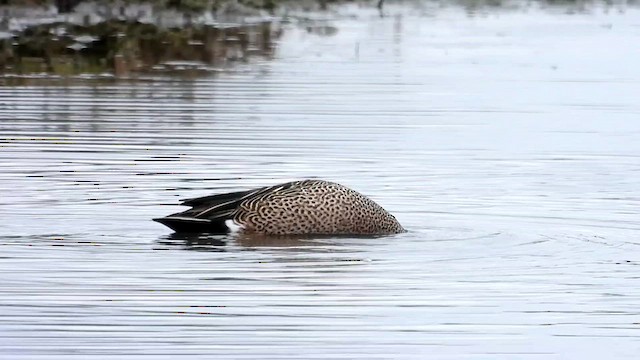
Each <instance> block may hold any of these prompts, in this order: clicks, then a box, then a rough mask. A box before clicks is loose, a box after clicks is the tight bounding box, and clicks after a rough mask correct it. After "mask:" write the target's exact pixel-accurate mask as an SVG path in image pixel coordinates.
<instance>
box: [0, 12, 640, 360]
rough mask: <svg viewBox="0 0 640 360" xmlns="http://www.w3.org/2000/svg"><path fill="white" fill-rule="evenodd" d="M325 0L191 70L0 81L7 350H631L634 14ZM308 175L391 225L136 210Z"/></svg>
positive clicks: (637, 54) (454, 355) (590, 355)
mask: <svg viewBox="0 0 640 360" xmlns="http://www.w3.org/2000/svg"><path fill="white" fill-rule="evenodd" d="M344 11H345V12H346V13H347V14H349V13H354V14H357V16H355V17H349V16H346V17H341V18H340V19H339V20H334V21H331V22H330V23H329V25H330V26H333V27H335V28H336V29H337V32H336V31H333V30H332V31H328V32H324V33H320V34H319V33H317V32H308V31H306V30H305V28H304V27H300V26H294V25H290V26H289V27H288V28H287V29H285V31H284V33H283V35H282V38H281V39H280V40H279V43H278V44H277V50H276V55H275V59H272V60H268V59H264V60H253V61H251V62H250V63H249V64H244V65H240V66H237V67H234V68H233V69H231V70H229V71H227V72H224V73H220V74H214V75H211V76H209V77H199V78H196V79H193V78H181V77H150V78H143V79H129V80H126V79H125V80H118V81H116V80H110V79H96V78H90V77H87V78H74V79H70V80H64V81H63V80H59V79H47V78H46V77H44V78H42V77H41V78H40V79H15V78H10V77H5V78H3V79H1V80H0V82H2V84H3V85H2V86H0V119H1V122H0V194H1V196H0V219H1V222H0V355H1V357H2V358H3V359H4V358H6V359H39V358H43V359H44V358H47V359H49V358H54V359H55V358H57V359H87V358H100V359H107V358H114V359H116V358H117V359H123V358H134V357H135V358H148V359H163V358H171V359H177V358H194V359H195V358H203V359H204V358H207V359H212V358H227V359H293V358H303V359H357V358H360V359H400V358H403V359H424V358H437V359H637V356H638V351H639V350H640V314H639V312H640V311H639V310H638V309H640V281H639V275H638V274H639V271H640V266H639V265H640V256H639V254H640V236H639V235H640V221H639V220H638V219H639V216H638V214H639V212H640V182H639V181H638V179H639V177H640V121H639V118H640V101H638V94H639V93H640V72H639V71H638V67H637V65H638V64H639V63H640V50H639V48H638V46H637V43H638V39H639V37H640V11H639V10H635V9H627V10H626V11H622V12H620V11H617V10H615V9H613V10H609V11H605V10H604V9H599V8H594V9H592V10H590V11H589V12H586V13H575V14H567V13H566V12H565V11H562V10H553V9H552V10H545V11H540V10H532V9H530V10H527V11H502V10H495V11H490V12H486V13H482V12H481V13H480V14H477V15H475V16H467V14H466V13H465V12H464V11H463V10H460V9H440V10H437V11H431V10H429V9H423V10H420V9H418V10H416V9H408V8H390V9H389V10H388V16H386V17H384V18H380V17H378V16H377V14H376V13H375V12H373V11H371V12H370V13H369V12H367V11H363V10H357V9H356V8H355V7H354V8H346V9H345V10H344ZM308 177H314V178H323V179H329V180H333V181H337V182H340V183H343V184H345V185H348V186H350V187H352V188H354V189H356V190H358V191H360V192H363V193H365V194H367V195H369V196H370V197H371V198H373V199H375V200H376V201H377V202H379V203H380V204H381V205H383V206H384V207H386V208H387V209H388V210H389V211H391V212H392V213H394V214H395V215H396V217H397V218H398V219H399V220H400V221H401V222H402V223H403V225H405V227H406V228H407V229H409V232H408V233H407V234H401V235H397V236H389V237H378V238H318V239H301V240H292V239H287V240H278V239H273V240H264V239H262V240H261V239H256V238H251V237H247V236H244V237H243V236H228V237H220V236H218V237H212V236H209V237H207V236H202V237H200V238H196V239H185V238H181V237H175V236H171V235H170V231H169V230H168V229H167V228H164V227H163V226H161V225H160V224H157V223H154V222H152V221H150V219H151V218H152V217H157V216H162V215H166V214H168V213H171V212H175V211H178V210H179V209H181V208H180V207H179V206H176V204H177V202H178V199H180V198H186V197H193V196H200V195H206V194H209V193H214V192H217V191H233V190H240V189H246V188H250V187H254V186H262V185H269V184H276V183H278V182H282V181H288V180H292V179H300V178H308Z"/></svg>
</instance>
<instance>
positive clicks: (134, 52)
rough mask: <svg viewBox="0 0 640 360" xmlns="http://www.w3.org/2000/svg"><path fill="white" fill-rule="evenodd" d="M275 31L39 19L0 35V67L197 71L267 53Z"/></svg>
mask: <svg viewBox="0 0 640 360" xmlns="http://www.w3.org/2000/svg"><path fill="white" fill-rule="evenodd" d="M279 34H280V28H279V25H278V24H276V23H273V22H271V21H260V22H256V23H252V24H243V25H239V24H238V25H223V26H214V25H191V26H186V27H180V28H172V27H169V28H167V27H162V26H160V25H156V24H150V23H141V22H138V21H125V20H105V21H103V22H100V23H97V24H86V25H78V24H71V23H64V22H55V23H45V24H38V25H32V26H29V27H27V28H26V29H24V30H22V31H20V32H17V33H15V34H13V35H11V36H7V37H4V38H2V39H0V71H2V72H5V73H13V74H32V73H42V72H47V73H51V74H56V75H73V74H86V73H89V74H103V73H112V74H115V75H116V76H124V75H127V74H130V73H134V72H143V73H148V72H154V73H171V72H176V71H179V72H180V73H182V74H184V75H189V74H192V75H197V74H198V73H201V72H209V71H213V70H217V69H220V68H221V67H224V66H225V65H227V64H229V63H233V62H239V61H240V62H245V61H247V60H249V59H250V58H251V57H254V56H260V57H266V58H268V57H271V56H272V55H273V51H274V46H275V45H274V44H275V41H276V40H277V38H278V37H279Z"/></svg>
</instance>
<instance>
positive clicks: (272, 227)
mask: <svg viewBox="0 0 640 360" xmlns="http://www.w3.org/2000/svg"><path fill="white" fill-rule="evenodd" d="M182 205H187V206H191V207H192V208H191V209H189V210H187V211H184V212H180V213H176V214H173V215H169V216H167V217H164V218H159V219H154V220H155V221H157V222H159V223H162V224H164V225H166V226H168V227H170V228H171V229H173V230H174V231H177V232H227V231H229V228H228V227H227V225H226V224H225V223H226V221H227V220H233V222H234V223H236V224H237V225H239V226H241V228H242V229H243V231H247V232H255V233H261V234H270V235H302V234H363V235H364V234H369V235H372V234H395V233H401V232H404V231H405V230H404V229H403V228H402V226H401V225H400V223H398V221H397V220H396V218H395V217H393V215H391V214H389V213H388V212H387V211H386V210H385V209H383V208H382V207H381V206H380V205H378V204H376V203H375V202H373V201H372V200H370V199H369V198H367V197H366V196H364V195H362V194H360V193H358V192H356V191H354V190H351V189H349V188H347V187H344V186H342V185H340V184H336V183H332V182H328V181H323V180H303V181H294V182H289V183H284V184H280V185H275V186H269V187H263V188H259V189H254V190H248V191H240V192H234V193H227V194H219V195H211V196H205V197H201V198H195V199H189V200H185V201H183V202H182Z"/></svg>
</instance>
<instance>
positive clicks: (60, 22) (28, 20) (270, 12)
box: [0, 0, 636, 77]
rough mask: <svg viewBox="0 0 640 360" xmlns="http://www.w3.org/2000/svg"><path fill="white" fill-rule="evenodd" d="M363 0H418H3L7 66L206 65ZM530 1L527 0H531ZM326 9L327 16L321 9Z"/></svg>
mask: <svg viewBox="0 0 640 360" xmlns="http://www.w3.org/2000/svg"><path fill="white" fill-rule="evenodd" d="M346 3H355V4H357V5H358V6H361V7H366V8H370V9H376V8H377V9H378V11H379V12H380V15H381V16H383V14H384V12H383V11H384V9H385V7H386V6H392V5H397V4H406V3H414V4H415V3H419V1H416V0H414V1H411V0H404V1H403V0H397V1H393V0H387V1H385V0H361V1H356V0H146V1H143V0H0V76H7V75H11V76H31V75H58V76H73V75H80V74H94V75H107V76H116V77H126V76H132V75H134V74H141V73H142V74H144V73H172V74H173V73H181V74H200V73H203V72H204V73H210V72H215V71H220V70H222V69H225V68H226V67H228V66H230V65H232V64H234V63H238V62H248V61H250V59H251V58H255V57H262V58H269V57H271V56H273V54H274V51H275V48H276V46H277V41H278V39H279V38H280V36H281V34H282V32H283V31H284V29H285V27H286V26H287V25H289V24H295V25H298V26H303V27H304V29H305V30H307V31H309V32H314V31H315V32H317V33H318V34H319V35H322V36H331V34H334V33H335V32H336V31H338V29H336V28H333V27H332V26H331V24H330V21H329V20H313V19H314V17H313V16H309V17H307V16H306V14H311V13H314V12H315V13H318V12H320V13H321V12H326V11H330V10H331V8H332V7H333V6H339V5H342V4H346ZM423 3H429V4H435V6H445V5H451V6H462V7H464V8H465V9H467V11H470V10H469V9H471V11H472V10H473V9H476V8H492V7H493V8H502V7H504V8H509V7H513V6H514V4H520V5H519V6H521V7H522V6H527V4H531V2H523V1H514V0H452V1H449V2H447V1H444V0H440V1H437V0H431V1H429V0H426V1H424V2H423ZM534 3H538V4H542V5H543V6H567V7H573V8H575V9H581V8H588V7H590V6H599V5H603V6H616V5H620V6H627V5H633V4H635V3H636V1H635V0H633V1H624V2H619V3H618V2H611V1H608V2H604V1H599V0H590V1H584V0H575V1H571V0H569V1H562V0H546V1H545V0H542V1H537V2H536V1H534ZM523 4H524V5H523ZM315 18H316V19H317V18H324V19H326V18H328V16H324V17H323V16H320V17H318V16H316V17H315Z"/></svg>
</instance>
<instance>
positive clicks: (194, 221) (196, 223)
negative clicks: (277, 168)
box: [153, 188, 262, 234]
mask: <svg viewBox="0 0 640 360" xmlns="http://www.w3.org/2000/svg"><path fill="white" fill-rule="evenodd" d="M260 190H262V188H261V189H254V190H248V191H238V192H232V193H226V194H218V195H210V196H203V197H199V198H194V199H187V200H184V201H182V203H181V205H186V206H191V209H189V210H186V211H183V212H179V213H175V214H171V215H169V216H166V217H162V218H156V219H153V221H157V222H159V223H161V224H163V225H165V226H167V227H169V228H171V229H172V230H173V231H175V232H210V233H219V234H224V233H227V232H228V231H229V227H228V226H227V225H226V221H227V220H230V219H233V216H234V214H235V211H236V209H237V208H238V206H239V204H240V203H241V202H242V201H243V200H245V199H246V198H247V197H249V196H251V195H252V194H255V193H256V192H258V191H260Z"/></svg>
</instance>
